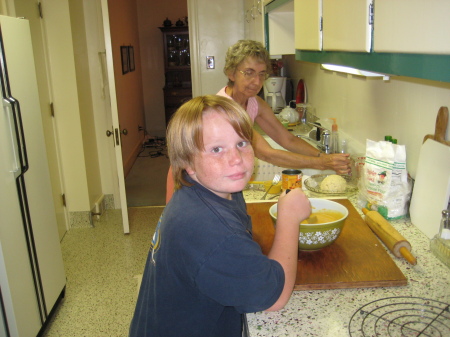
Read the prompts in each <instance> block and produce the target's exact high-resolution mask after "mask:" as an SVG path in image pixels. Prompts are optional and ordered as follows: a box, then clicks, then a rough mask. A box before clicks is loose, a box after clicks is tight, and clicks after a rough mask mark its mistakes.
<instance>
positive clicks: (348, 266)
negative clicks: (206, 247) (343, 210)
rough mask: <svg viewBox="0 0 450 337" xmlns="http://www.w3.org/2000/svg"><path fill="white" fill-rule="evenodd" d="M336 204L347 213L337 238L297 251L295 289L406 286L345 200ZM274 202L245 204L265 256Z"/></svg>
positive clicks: (378, 244)
mask: <svg viewBox="0 0 450 337" xmlns="http://www.w3.org/2000/svg"><path fill="white" fill-rule="evenodd" d="M333 201H336V202H338V203H340V204H342V205H344V206H345V207H347V209H348V211H349V215H348V218H347V220H346V221H345V225H344V228H343V230H342V233H341V235H340V236H339V238H338V239H337V240H336V241H335V242H334V243H333V244H332V245H330V246H328V247H325V248H323V249H321V250H318V251H315V252H305V251H299V256H298V268H297V279H296V281H295V287H294V290H313V289H347V288H369V287H395V286H404V285H406V284H407V283H408V281H407V279H406V277H405V276H404V275H403V273H402V272H401V270H400V269H399V268H398V267H397V265H396V264H395V262H394V261H393V260H392V258H391V257H390V256H389V254H388V253H387V252H386V249H385V248H384V247H383V244H382V243H381V242H380V241H379V240H378V238H377V237H376V236H375V234H374V233H373V232H372V230H371V229H370V228H369V227H368V226H367V225H366V223H365V222H364V220H363V219H362V218H361V216H360V215H359V213H358V212H357V211H356V209H355V208H354V207H353V205H352V204H351V203H350V201H349V200H347V199H336V200H333ZM273 204H274V202H261V203H248V204H247V211H248V214H250V215H251V217H252V223H253V239H254V240H255V241H256V242H258V244H259V245H260V246H261V249H262V252H263V253H264V254H266V255H267V254H268V252H269V250H270V248H271V247H272V243H273V238H274V235H275V229H274V226H273V223H272V219H271V217H270V215H269V208H270V206H272V205H273Z"/></svg>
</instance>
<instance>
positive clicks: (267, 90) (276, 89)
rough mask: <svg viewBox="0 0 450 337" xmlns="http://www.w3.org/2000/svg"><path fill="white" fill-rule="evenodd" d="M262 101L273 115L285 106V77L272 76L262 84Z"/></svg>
mask: <svg viewBox="0 0 450 337" xmlns="http://www.w3.org/2000/svg"><path fill="white" fill-rule="evenodd" d="M264 99H265V101H266V102H267V104H269V106H270V107H271V108H272V110H273V112H274V113H278V112H280V111H281V110H282V109H283V108H284V107H285V106H286V77H279V76H272V77H269V78H268V79H267V80H265V82H264Z"/></svg>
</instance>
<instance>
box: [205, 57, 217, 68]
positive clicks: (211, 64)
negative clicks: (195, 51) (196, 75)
mask: <svg viewBox="0 0 450 337" xmlns="http://www.w3.org/2000/svg"><path fill="white" fill-rule="evenodd" d="M215 67H216V64H215V62H214V56H206V69H214V68H215Z"/></svg>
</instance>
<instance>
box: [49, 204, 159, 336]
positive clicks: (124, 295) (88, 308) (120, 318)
mask: <svg viewBox="0 0 450 337" xmlns="http://www.w3.org/2000/svg"><path fill="white" fill-rule="evenodd" d="M163 209H164V208H163V207H136V208H135V207H133V208H129V219H130V234H123V230H122V220H121V213H120V210H107V211H105V214H104V215H103V216H102V218H101V219H100V220H99V221H96V222H95V223H94V225H95V227H93V228H75V229H71V230H70V231H69V232H68V233H67V234H66V236H65V237H64V239H63V241H62V243H61V246H62V252H63V259H64V265H65V270H66V275H67V286H66V296H65V298H64V299H63V301H62V302H61V305H60V306H59V308H58V309H57V311H56V313H55V316H54V317H53V319H52V321H51V322H50V324H49V326H48V328H47V330H46V332H45V334H44V336H46V337H56V336H58V337H59V336H61V337H62V336H64V337H70V336H74V337H75V336H76V337H79V336H85V337H90V336H92V337H94V336H95V337H100V336H105V337H106V336H108V337H109V336H117V337H122V336H127V335H128V328H129V324H130V320H131V317H132V315H133V311H134V306H135V303H136V298H137V285H138V281H139V279H138V277H139V275H141V274H142V272H143V269H144V265H145V260H146V258H147V253H148V249H149V245H150V240H151V237H152V235H153V232H154V229H155V227H156V224H157V222H158V219H159V216H160V215H161V212H162V210H163Z"/></svg>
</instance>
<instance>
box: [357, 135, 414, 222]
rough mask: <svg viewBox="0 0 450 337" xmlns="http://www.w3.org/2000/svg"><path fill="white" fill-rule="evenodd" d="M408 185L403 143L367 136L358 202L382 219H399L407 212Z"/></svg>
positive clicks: (409, 189)
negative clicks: (376, 139)
mask: <svg viewBox="0 0 450 337" xmlns="http://www.w3.org/2000/svg"><path fill="white" fill-rule="evenodd" d="M411 185H412V184H411V180H410V179H409V178H408V172H407V170H406V148H405V146H404V145H397V144H393V143H391V142H387V141H380V142H375V141H372V140H369V139H367V141H366V160H365V164H364V169H363V174H362V177H361V179H360V181H359V196H358V197H359V204H360V205H361V206H364V207H368V208H370V209H372V210H376V211H378V212H379V213H380V214H381V215H382V216H383V217H385V218H386V219H398V218H402V217H404V216H405V215H406V214H407V213H408V204H409V200H410V197H411Z"/></svg>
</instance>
